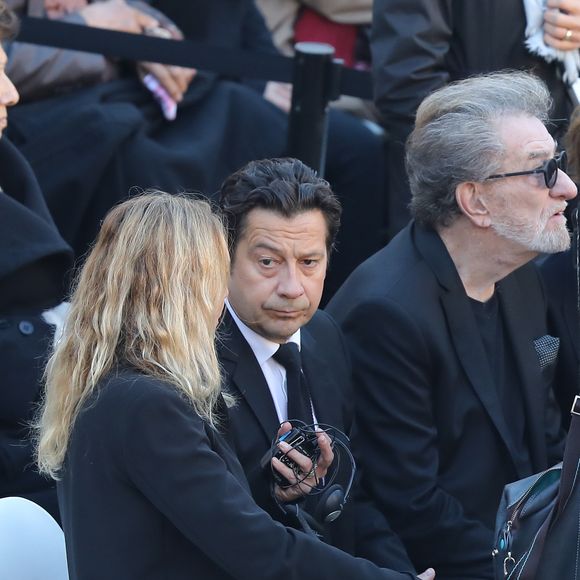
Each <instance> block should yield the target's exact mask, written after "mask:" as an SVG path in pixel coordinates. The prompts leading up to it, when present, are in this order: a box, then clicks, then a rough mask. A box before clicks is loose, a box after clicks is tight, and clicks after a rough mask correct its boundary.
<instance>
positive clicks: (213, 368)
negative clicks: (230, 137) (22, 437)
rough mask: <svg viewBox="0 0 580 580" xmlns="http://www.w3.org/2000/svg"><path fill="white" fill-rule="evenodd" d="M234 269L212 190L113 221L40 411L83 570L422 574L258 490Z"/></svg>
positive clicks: (130, 575) (156, 196)
mask: <svg viewBox="0 0 580 580" xmlns="http://www.w3.org/2000/svg"><path fill="white" fill-rule="evenodd" d="M228 276H229V258H228V248H227V244H226V241H225V236H224V231H223V227H222V224H221V222H220V220H219V219H218V218H217V217H216V216H214V215H213V214H212V212H211V209H210V207H209V205H208V204H207V203H206V202H203V201H199V200H193V199H191V198H190V197H187V196H170V195H168V194H164V193H160V192H159V193H152V194H146V195H143V196H140V197H137V198H133V199H131V200H129V201H127V202H125V203H123V204H121V205H120V206H118V207H116V208H115V209H113V210H112V211H111V213H110V214H109V215H108V216H107V218H106V219H105V221H104V223H103V226H102V229H101V232H100V234H99V236H98V238H97V241H96V244H95V246H94V248H93V250H92V251H91V253H90V255H89V257H88V258H87V261H86V263H85V266H84V268H83V270H82V271H81V273H80V276H79V279H78V282H77V285H76V289H75V291H74V293H73V296H72V300H71V308H70V313H69V317H68V319H67V322H66V325H65V329H64V333H63V335H62V336H61V338H60V340H59V341H58V343H57V345H56V347H55V350H54V354H53V356H52V358H51V360H50V362H49V366H48V370H47V389H46V398H45V402H44V407H43V409H42V414H41V416H40V418H39V425H38V430H39V441H38V462H39V465H40V468H41V470H42V471H43V472H45V473H47V474H50V475H52V476H53V477H55V478H57V479H58V480H59V481H58V494H59V502H60V507H61V513H62V521H63V526H64V531H65V536H66V542H67V555H68V565H69V572H70V577H71V580H76V579H82V580H90V579H95V580H104V579H106V580H117V579H118V580H132V579H134V580H145V579H161V578H163V579H167V580H181V579H194V578H196V579H200V580H201V579H203V580H212V579H224V580H225V579H232V578H238V579H246V578H247V579H250V578H252V579H254V578H256V579H257V578H260V579H264V580H267V579H272V580H273V579H275V578H276V579H280V578H284V579H285V580H291V579H293V578H300V579H306V580H308V579H309V578H312V579H316V580H324V579H326V578H328V579H330V578H333V579H341V578H344V579H345V580H346V579H349V580H350V579H352V578H358V579H362V580H364V579H369V580H370V579H380V578H382V579H386V580H403V579H404V578H410V577H411V576H409V575H406V574H398V573H396V572H391V571H388V570H384V569H380V568H378V567H376V566H374V565H373V564H371V563H370V562H366V561H364V560H360V559H355V558H352V557H351V556H349V555H348V554H345V553H343V552H340V551H339V550H337V549H335V548H332V547H330V546H327V545H326V544H323V543H322V542H319V541H318V540H316V539H313V538H311V537H309V536H306V535H304V534H302V533H301V532H298V531H295V530H291V529H287V528H284V527H283V526H282V525H281V524H279V523H276V522H274V521H273V520H272V519H271V518H270V516H269V515H267V514H266V513H265V512H263V511H262V510H261V509H260V508H258V507H257V506H256V504H255V503H254V501H253V500H252V498H251V495H250V492H249V489H248V485H247V482H246V480H245V477H244V473H243V470H242V468H241V466H240V464H239V463H238V461H237V459H236V457H235V455H234V454H233V452H232V450H231V449H230V447H229V446H228V445H227V443H226V442H225V440H224V439H223V438H222V436H221V435H220V433H219V427H220V425H221V424H223V422H225V421H226V413H225V404H223V399H222V398H221V395H220V374H219V368H218V363H217V359H216V353H215V347H214V332H215V327H216V324H217V322H218V319H219V316H220V313H221V309H222V306H223V301H224V297H225V295H226V288H227V280H228Z"/></svg>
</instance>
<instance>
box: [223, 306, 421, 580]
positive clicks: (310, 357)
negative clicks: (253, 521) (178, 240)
mask: <svg viewBox="0 0 580 580" xmlns="http://www.w3.org/2000/svg"><path fill="white" fill-rule="evenodd" d="M218 353H219V357H220V362H221V364H222V367H223V371H224V389H225V390H227V391H229V392H230V393H231V394H233V395H234V397H236V399H237V404H236V406H235V407H233V408H230V409H229V422H228V429H227V430H228V440H229V441H230V443H231V444H232V446H233V447H234V448H235V450H236V453H237V455H238V458H239V460H240V463H241V464H242V466H243V468H244V471H245V473H246V476H247V478H248V481H249V484H250V488H251V490H252V496H253V497H254V499H255V500H256V503H257V504H258V505H259V506H260V507H262V508H263V509H265V510H266V511H267V512H268V513H270V515H271V516H272V517H273V518H275V519H277V520H279V521H281V522H283V523H285V524H286V525H296V522H294V521H291V520H290V519H288V518H286V517H285V515H284V514H283V512H282V511H281V509H280V508H279V507H278V506H277V505H276V504H275V502H274V500H273V498H272V495H271V473H270V471H269V470H268V469H262V468H260V459H261V458H262V456H263V455H264V453H265V452H266V451H267V450H268V449H269V448H270V446H271V444H272V439H273V438H274V437H275V435H276V433H277V430H278V426H279V425H278V416H277V414H276V409H275V407H274V403H273V400H272V396H271V394H270V390H269V388H268V384H267V383H266V380H265V378H264V375H263V373H262V370H261V368H260V365H259V364H258V361H257V360H256V357H255V356H254V353H253V351H252V349H251V347H250V345H249V344H248V343H247V341H246V339H245V338H244V337H243V335H242V333H241V332H240V330H239V329H238V327H237V325H236V324H235V322H234V321H233V319H232V317H231V316H230V315H229V313H227V314H226V315H225V317H224V321H223V323H222V325H221V327H220V343H219V346H218ZM301 354H302V365H303V371H304V374H305V376H306V379H307V381H308V385H309V388H310V392H311V395H312V399H313V405H314V409H315V413H316V418H317V420H318V421H319V423H326V424H328V425H332V426H333V427H336V428H338V429H340V430H341V431H343V432H344V433H346V434H347V435H352V434H353V415H354V405H353V393H352V385H351V365H350V359H349V355H348V351H347V349H346V344H345V342H344V338H343V336H342V333H341V332H340V330H339V328H338V326H337V324H336V322H334V320H332V319H331V318H330V317H329V316H328V315H327V314H326V313H324V312H323V311H318V312H316V314H315V315H314V317H313V318H312V320H311V321H310V322H309V323H308V324H307V325H306V326H304V327H303V328H302V329H301ZM355 453H356V451H355ZM342 473H344V472H342ZM340 481H341V482H342V483H343V485H345V484H346V481H347V480H346V478H345V477H344V475H342V476H341V480H340ZM354 488H355V489H354V491H353V492H352V493H351V496H350V500H349V502H348V503H347V505H346V507H345V509H344V511H343V513H342V515H341V516H340V518H339V519H338V520H337V521H335V522H333V523H332V524H329V525H327V526H326V528H325V537H326V538H327V540H328V541H329V542H330V543H332V545H334V546H337V547H339V548H341V549H342V550H344V551H347V552H349V553H351V554H356V555H357V556H362V557H365V558H368V559H371V560H372V561H373V562H375V563H377V564H379V565H380V566H384V567H388V568H391V569H394V570H400V571H405V572H407V571H408V572H413V575H414V570H413V566H412V564H411V563H410V561H409V558H408V556H407V554H406V552H405V549H404V548H403V546H402V544H401V542H400V540H399V539H398V538H397V537H396V535H395V534H394V533H393V532H392V531H391V530H390V528H389V525H388V523H387V521H386V519H385V517H384V516H383V515H382V514H381V513H380V512H379V511H378V510H377V509H376V508H375V507H374V506H373V505H372V502H370V501H369V500H368V499H367V498H366V497H364V496H363V493H362V491H360V490H358V489H357V486H356V485H355V486H354ZM316 500H317V497H312V498H309V500H308V502H307V505H306V507H307V509H310V511H311V512H314V510H315V508H316Z"/></svg>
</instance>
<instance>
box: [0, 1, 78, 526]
mask: <svg viewBox="0 0 580 580" xmlns="http://www.w3.org/2000/svg"><path fill="white" fill-rule="evenodd" d="M15 27H16V20H15V18H14V16H13V15H11V13H10V12H8V11H7V10H6V5H5V4H4V2H0V39H2V40H5V39H7V38H8V37H9V36H11V35H12V34H13V33H14V29H15ZM5 64H6V54H5V53H4V50H3V49H2V48H0V127H1V128H0V134H1V131H2V129H4V128H5V127H6V123H7V110H6V109H7V107H10V106H12V105H14V104H15V103H16V102H17V101H18V93H17V92H16V89H15V88H14V85H13V84H12V83H11V82H10V80H9V79H8V77H7V76H6V73H5V72H4V67H5ZM71 265H72V252H71V249H70V248H69V246H68V245H67V244H66V243H65V241H64V240H63V239H62V238H61V236H60V235H59V233H58V231H57V229H56V227H55V225H54V223H53V221H52V218H51V216H50V214H49V212H48V210H47V208H46V204H45V202H44V198H43V196H42V192H41V191H40V188H39V186H38V182H37V181H36V178H35V176H34V174H33V172H32V170H31V168H30V166H29V165H28V163H27V162H26V160H25V159H24V158H23V157H22V155H21V154H20V153H19V152H18V150H17V149H16V148H15V147H14V146H13V145H12V144H11V143H10V142H9V141H8V140H7V139H6V137H2V138H1V140H0V497H7V496H20V497H25V498H27V499H30V500H32V501H34V502H35V503H37V504H39V505H40V506H42V507H43V508H45V509H46V510H48V511H49V512H50V513H51V514H52V515H53V516H54V517H55V518H56V519H57V520H58V506H57V501H56V490H55V486H54V482H52V481H51V480H50V479H47V478H46V477H42V476H40V475H39V473H38V471H37V470H36V469H35V467H34V460H33V452H32V441H31V438H30V422H31V420H32V417H33V413H34V410H35V406H36V404H37V403H38V401H39V399H40V391H41V384H42V373H43V365H44V362H45V360H46V358H47V352H48V348H49V346H50V343H51V340H52V337H53V333H54V331H55V328H56V327H57V325H58V324H60V323H61V322H62V318H63V314H64V310H65V309H66V307H65V305H63V304H61V303H62V300H63V296H64V293H65V275H66V273H67V271H68V270H69V268H70V267H71Z"/></svg>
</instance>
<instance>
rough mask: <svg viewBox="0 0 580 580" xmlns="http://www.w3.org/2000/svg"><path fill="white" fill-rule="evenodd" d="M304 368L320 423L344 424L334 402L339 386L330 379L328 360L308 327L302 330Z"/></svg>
mask: <svg viewBox="0 0 580 580" xmlns="http://www.w3.org/2000/svg"><path fill="white" fill-rule="evenodd" d="M300 342H301V355H302V370H303V372H304V376H305V378H306V381H307V383H308V388H309V390H310V396H311V397H312V404H313V406H314V413H315V415H316V419H317V421H318V422H319V423H326V424H327V425H333V426H336V425H342V423H343V421H342V418H341V417H340V409H339V408H338V407H337V405H336V404H335V403H334V401H336V399H337V397H336V396H335V395H336V393H335V389H336V388H337V387H336V385H334V384H333V383H332V381H331V379H330V377H331V376H332V373H331V372H330V370H329V369H328V368H327V364H326V361H325V360H324V359H322V358H321V357H320V356H319V355H317V354H316V353H317V352H318V351H319V349H318V348H317V346H316V340H315V339H314V337H313V336H312V334H310V332H308V329H307V327H303V328H302V330H301V331H300Z"/></svg>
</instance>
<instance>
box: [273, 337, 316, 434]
mask: <svg viewBox="0 0 580 580" xmlns="http://www.w3.org/2000/svg"><path fill="white" fill-rule="evenodd" d="M273 357H274V359H275V360H276V361H278V362H279V363H280V364H281V365H282V366H283V367H284V368H285V369H286V391H287V395H288V420H289V421H292V419H299V420H300V421H302V422H303V423H305V424H306V425H311V424H312V408H311V406H310V397H309V396H308V389H307V386H306V383H305V381H304V380H303V377H302V361H301V358H300V351H299V350H298V346H297V345H296V344H295V343H294V342H287V343H285V344H281V345H280V348H278V350H277V351H276V352H275V353H274V355H273Z"/></svg>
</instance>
